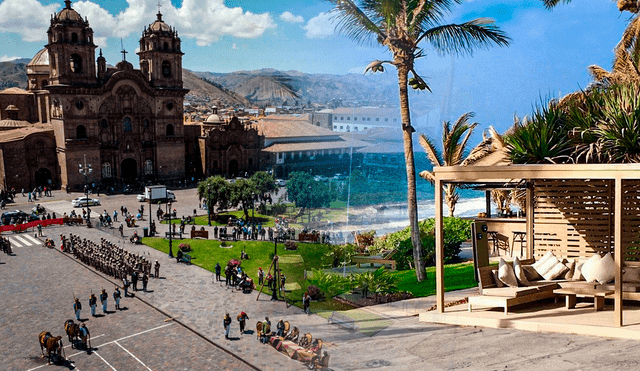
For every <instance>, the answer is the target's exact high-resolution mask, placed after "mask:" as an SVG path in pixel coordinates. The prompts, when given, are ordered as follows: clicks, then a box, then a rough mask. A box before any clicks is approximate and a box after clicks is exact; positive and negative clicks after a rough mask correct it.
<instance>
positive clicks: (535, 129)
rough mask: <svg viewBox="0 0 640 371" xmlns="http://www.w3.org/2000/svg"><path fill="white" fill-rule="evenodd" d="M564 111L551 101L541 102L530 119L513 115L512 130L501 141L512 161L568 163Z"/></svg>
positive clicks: (567, 141)
mask: <svg viewBox="0 0 640 371" xmlns="http://www.w3.org/2000/svg"><path fill="white" fill-rule="evenodd" d="M569 130H570V127H569V125H568V124H567V114H566V113H565V112H564V111H563V110H562V109H561V108H560V107H559V106H558V105H557V104H555V103H554V102H551V103H550V104H549V105H547V106H545V105H541V106H539V107H538V108H537V109H536V111H535V112H534V114H533V116H532V117H531V118H524V119H523V120H520V119H518V118H517V117H516V118H515V123H514V124H513V132H512V133H511V134H510V135H507V136H506V137H505V138H504V140H505V143H506V144H507V150H508V152H509V157H510V159H511V162H513V163H515V164H537V163H559V162H571V161H572V159H571V157H570V155H571V153H572V145H571V140H570V139H569V135H568V134H569Z"/></svg>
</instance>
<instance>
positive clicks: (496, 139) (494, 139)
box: [489, 126, 507, 149]
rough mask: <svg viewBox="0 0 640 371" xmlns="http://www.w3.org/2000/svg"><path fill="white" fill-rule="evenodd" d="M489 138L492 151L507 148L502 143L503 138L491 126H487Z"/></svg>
mask: <svg viewBox="0 0 640 371" xmlns="http://www.w3.org/2000/svg"><path fill="white" fill-rule="evenodd" d="M489 136H490V137H491V145H492V147H493V148H494V149H503V148H505V147H506V146H507V145H506V143H505V142H504V137H503V136H502V135H500V133H498V131H497V130H496V129H495V128H494V127H493V126H489Z"/></svg>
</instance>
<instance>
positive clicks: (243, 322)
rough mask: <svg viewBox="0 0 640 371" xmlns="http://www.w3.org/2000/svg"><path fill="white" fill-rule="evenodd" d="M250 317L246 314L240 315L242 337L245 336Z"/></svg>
mask: <svg viewBox="0 0 640 371" xmlns="http://www.w3.org/2000/svg"><path fill="white" fill-rule="evenodd" d="M248 319H249V316H248V315H247V314H246V313H245V312H240V314H239V315H238V323H240V335H242V334H244V326H245V325H246V323H247V320H248Z"/></svg>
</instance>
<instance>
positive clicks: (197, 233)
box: [191, 231, 209, 240]
mask: <svg viewBox="0 0 640 371" xmlns="http://www.w3.org/2000/svg"><path fill="white" fill-rule="evenodd" d="M194 238H205V239H207V240H208V239H209V231H191V239H194Z"/></svg>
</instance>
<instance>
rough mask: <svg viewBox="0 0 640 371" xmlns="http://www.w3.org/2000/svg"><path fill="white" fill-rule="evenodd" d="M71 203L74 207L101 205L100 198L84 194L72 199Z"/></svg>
mask: <svg viewBox="0 0 640 371" xmlns="http://www.w3.org/2000/svg"><path fill="white" fill-rule="evenodd" d="M71 205H73V207H84V206H94V205H100V200H98V199H97V198H91V197H87V196H82V197H78V198H75V199H73V200H71Z"/></svg>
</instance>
